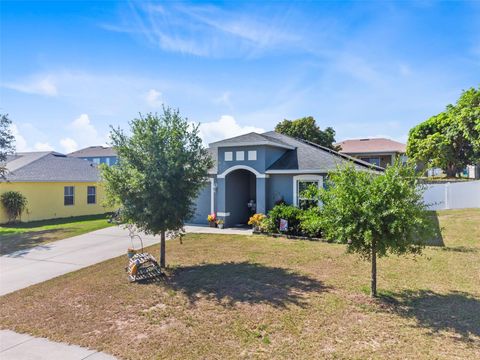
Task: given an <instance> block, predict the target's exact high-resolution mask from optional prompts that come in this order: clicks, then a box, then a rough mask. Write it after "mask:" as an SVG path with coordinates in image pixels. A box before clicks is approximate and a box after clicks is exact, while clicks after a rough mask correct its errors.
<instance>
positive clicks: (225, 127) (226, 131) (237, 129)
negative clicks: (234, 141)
mask: <svg viewBox="0 0 480 360" xmlns="http://www.w3.org/2000/svg"><path fill="white" fill-rule="evenodd" d="M199 130H200V136H201V138H202V140H203V142H204V144H205V145H208V144H209V143H211V142H214V141H218V140H223V139H227V138H231V137H234V136H238V135H243V134H247V133H250V132H258V133H262V132H265V130H264V129H262V128H257V127H255V126H242V125H240V124H238V123H237V122H236V120H235V119H234V118H233V116H230V115H223V116H222V117H221V118H220V119H219V120H218V121H212V122H206V123H201V124H200V128H199Z"/></svg>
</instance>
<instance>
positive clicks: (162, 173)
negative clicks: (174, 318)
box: [102, 108, 212, 267]
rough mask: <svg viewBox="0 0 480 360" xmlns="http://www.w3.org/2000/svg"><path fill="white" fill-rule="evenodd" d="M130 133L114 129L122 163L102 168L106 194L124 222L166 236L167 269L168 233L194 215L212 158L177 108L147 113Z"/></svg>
mask: <svg viewBox="0 0 480 360" xmlns="http://www.w3.org/2000/svg"><path fill="white" fill-rule="evenodd" d="M130 131H131V135H127V134H126V133H125V132H124V131H122V130H121V129H120V128H117V129H113V128H112V131H111V134H110V135H111V141H112V144H113V146H114V148H115V150H116V151H117V154H118V158H119V161H118V164H117V165H114V166H110V167H106V166H104V167H103V171H102V174H103V178H104V180H105V187H106V191H107V196H108V198H109V200H110V202H112V203H117V204H119V205H120V206H121V208H122V212H121V213H122V220H124V221H127V222H129V223H133V224H135V225H136V226H137V227H138V228H139V229H140V230H142V231H145V232H146V233H150V234H154V235H157V234H160V235H161V254H160V263H161V266H162V267H164V266H165V232H166V231H170V230H173V231H176V230H179V229H181V228H182V227H183V224H184V222H185V221H186V220H187V219H189V218H190V217H191V216H192V215H193V213H194V199H195V198H196V196H197V194H198V192H199V191H200V189H201V187H202V186H203V184H204V182H205V180H206V178H207V171H208V169H209V168H210V167H211V166H212V159H211V158H210V156H209V154H208V152H207V150H206V149H205V148H204V147H203V145H202V140H201V139H200V137H199V135H198V126H192V125H191V124H190V123H189V122H188V121H187V119H184V118H182V117H181V116H180V113H179V111H178V110H172V109H170V108H164V110H163V114H161V115H157V114H147V115H146V116H141V115H140V117H139V118H137V119H134V120H132V121H131V122H130Z"/></svg>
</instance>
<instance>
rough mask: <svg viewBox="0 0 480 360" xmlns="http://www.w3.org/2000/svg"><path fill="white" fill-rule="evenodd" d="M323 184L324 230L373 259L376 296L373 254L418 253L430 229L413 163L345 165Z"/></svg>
mask: <svg viewBox="0 0 480 360" xmlns="http://www.w3.org/2000/svg"><path fill="white" fill-rule="evenodd" d="M327 185H328V186H327V189H325V190H320V200H321V201H322V203H323V205H322V210H321V223H322V230H323V232H324V235H325V236H326V238H327V239H330V240H332V241H334V242H340V243H345V244H347V250H348V251H349V252H353V253H358V254H360V255H361V256H362V257H363V258H365V259H368V260H370V261H371V263H372V285H371V294H372V296H376V294H377V285H376V284H377V280H376V274H377V265H376V259H377V256H378V257H383V256H387V255H388V254H396V255H401V254H408V253H413V254H419V253H421V251H422V248H423V246H424V244H425V241H426V240H427V239H428V238H430V237H432V236H433V235H434V227H433V223H432V221H431V217H430V215H429V213H428V211H427V209H426V205H425V204H424V203H423V190H422V189H423V188H422V186H421V185H420V184H419V182H418V178H417V177H416V175H415V170H414V166H412V165H411V164H410V165H402V164H400V163H399V162H398V161H397V162H396V163H395V164H394V165H393V166H389V167H387V169H386V170H385V172H384V173H383V174H381V175H379V174H374V173H372V172H367V171H357V170H355V168H354V167H353V166H352V165H347V166H346V167H343V168H340V169H338V170H337V171H336V172H334V173H332V174H331V175H329V179H328V180H327Z"/></svg>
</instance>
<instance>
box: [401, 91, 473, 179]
mask: <svg viewBox="0 0 480 360" xmlns="http://www.w3.org/2000/svg"><path fill="white" fill-rule="evenodd" d="M407 155H408V156H409V157H411V158H413V159H415V160H417V161H421V162H423V163H425V165H426V167H427V168H435V167H438V168H441V169H443V170H444V171H445V172H446V174H447V176H450V177H453V176H455V175H456V174H457V173H458V172H459V171H460V170H462V169H463V168H465V167H466V165H470V164H475V163H477V162H478V161H480V88H479V89H475V88H470V89H468V90H466V91H464V92H462V95H461V96H460V98H459V99H458V101H457V103H456V104H455V105H448V106H447V108H446V110H445V111H444V112H442V113H440V114H438V115H435V116H432V117H431V118H429V119H428V120H426V121H424V122H423V123H421V124H419V125H417V126H415V127H414V128H412V129H411V130H410V133H409V136H408V143H407Z"/></svg>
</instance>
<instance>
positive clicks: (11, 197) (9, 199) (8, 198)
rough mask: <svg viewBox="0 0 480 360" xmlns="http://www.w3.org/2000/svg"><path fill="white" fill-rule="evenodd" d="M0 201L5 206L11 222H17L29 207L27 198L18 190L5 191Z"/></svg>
mask: <svg viewBox="0 0 480 360" xmlns="http://www.w3.org/2000/svg"><path fill="white" fill-rule="evenodd" d="M0 201H1V202H2V205H3V207H4V208H5V211H6V213H7V216H8V222H9V223H12V222H15V221H16V220H17V218H18V217H20V216H21V215H22V212H23V211H24V210H25V208H26V207H27V198H26V197H25V196H24V195H23V194H22V193H20V192H18V191H7V192H4V193H3V194H2V195H1V196H0Z"/></svg>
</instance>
